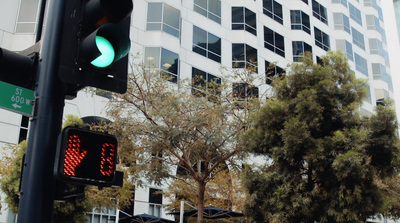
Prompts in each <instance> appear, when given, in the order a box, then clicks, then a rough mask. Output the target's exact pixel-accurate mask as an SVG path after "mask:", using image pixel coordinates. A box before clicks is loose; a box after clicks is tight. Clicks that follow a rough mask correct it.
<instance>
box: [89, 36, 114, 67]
mask: <svg viewBox="0 0 400 223" xmlns="http://www.w3.org/2000/svg"><path fill="white" fill-rule="evenodd" d="M96 45H97V48H98V49H99V51H100V52H101V55H100V56H99V57H97V58H96V59H94V60H93V61H92V62H91V64H92V65H93V66H96V67H107V66H110V65H111V64H112V62H113V61H114V58H115V52H114V48H113V46H112V45H111V43H110V42H109V41H108V40H107V39H106V38H104V37H101V36H96Z"/></svg>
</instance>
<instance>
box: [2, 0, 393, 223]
mask: <svg viewBox="0 0 400 223" xmlns="http://www.w3.org/2000/svg"><path fill="white" fill-rule="evenodd" d="M49 1H51V0H48V1H47V2H49ZM395 2H397V0H395ZM40 3H41V1H40V0H13V1H10V0H0V15H3V18H7V19H6V20H5V19H3V20H0V47H2V48H5V49H9V50H13V51H21V50H23V49H25V48H27V47H29V46H31V45H32V44H33V43H34V40H35V33H36V31H37V20H38V17H39V9H40ZM133 3H134V9H133V13H132V20H131V32H130V39H131V41H132V48H131V54H132V55H135V56H133V57H132V60H134V59H133V58H135V62H144V63H145V64H146V65H148V66H149V67H153V68H154V67H155V68H158V69H164V70H166V71H167V72H168V74H169V75H170V76H171V79H170V81H171V82H173V83H174V84H176V85H179V83H180V82H181V81H183V80H191V79H193V78H196V77H198V76H202V77H204V78H205V79H206V80H215V79H216V80H221V79H223V78H224V74H223V73H222V72H221V68H227V69H228V70H230V69H240V68H243V67H246V66H248V65H252V66H256V67H257V72H256V73H255V74H254V75H257V76H259V77H260V78H258V82H257V83H255V86H256V87H257V91H256V92H257V94H259V95H258V96H259V97H266V94H264V93H265V92H268V90H269V89H270V83H271V82H270V79H269V75H274V74H279V73H281V72H283V71H284V70H285V69H286V67H287V65H288V64H289V63H291V62H296V61H299V59H300V58H301V57H302V54H303V53H304V52H306V51H310V52H312V55H313V59H314V61H315V62H319V58H320V57H321V56H322V55H325V54H326V52H327V51H329V50H341V51H342V52H343V54H344V55H346V56H347V57H348V59H349V64H350V67H351V70H352V71H353V72H354V73H355V75H356V77H358V78H364V79H367V80H368V82H369V86H365V88H366V89H367V91H368V97H367V98H366V99H365V101H364V104H363V105H362V107H361V108H360V109H361V111H362V112H363V113H364V114H366V115H368V114H371V113H372V112H373V108H374V106H375V105H376V104H378V103H381V102H382V99H384V98H391V99H394V93H393V84H392V77H391V75H390V73H391V70H390V62H389V56H388V45H387V40H386V34H385V30H384V28H383V27H384V24H383V11H382V9H381V7H380V5H381V0H181V1H177V0H133ZM389 47H390V46H389ZM271 64H275V65H276V66H275V67H274V68H270V65H271ZM267 71H268V72H267ZM239 84H240V83H239ZM106 103H107V99H106V98H104V97H101V96H97V95H92V94H90V93H85V92H79V94H78V97H77V98H76V99H74V100H69V101H66V106H65V111H64V114H65V115H68V114H74V115H77V116H79V117H87V116H99V117H105V116H106V115H105V110H104V107H105V104H106ZM28 126H29V117H25V116H21V115H19V114H15V113H13V112H9V111H6V110H3V109H0V146H4V145H6V144H8V143H11V144H17V143H18V142H20V141H21V140H23V139H25V138H26V136H27V131H28ZM161 189H163V188H158V187H153V186H152V185H149V187H146V188H138V189H137V191H136V192H135V203H134V204H132V208H131V209H130V210H127V212H129V213H130V214H142V213H148V214H153V215H158V216H161V217H165V218H171V216H168V215H166V214H165V211H164V210H163V208H162V204H163V203H165V202H167V200H165V199H163V198H162V197H161V198H160V197H157V198H155V197H154V196H152V194H153V193H154V192H156V191H157V190H161ZM3 206H5V205H3ZM106 213H107V214H106ZM116 215H117V214H116V213H115V212H113V211H112V210H107V211H104V212H101V211H99V210H93V212H92V213H90V214H89V215H88V222H102V223H104V222H113V219H115V218H116ZM6 220H7V210H5V209H3V210H2V212H1V215H0V222H6ZM10 221H11V220H9V222H10ZM114 221H115V220H114Z"/></svg>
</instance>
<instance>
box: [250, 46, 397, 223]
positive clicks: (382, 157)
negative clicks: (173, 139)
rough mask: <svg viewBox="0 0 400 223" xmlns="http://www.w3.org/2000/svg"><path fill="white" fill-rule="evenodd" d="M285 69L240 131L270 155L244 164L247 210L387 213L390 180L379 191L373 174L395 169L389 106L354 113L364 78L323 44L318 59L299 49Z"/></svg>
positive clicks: (344, 216)
mask: <svg viewBox="0 0 400 223" xmlns="http://www.w3.org/2000/svg"><path fill="white" fill-rule="evenodd" d="M290 70H291V72H290V75H288V76H286V77H285V79H283V80H280V79H276V80H274V82H273V83H274V86H273V93H274V96H275V97H274V98H273V100H269V101H268V102H267V103H266V105H265V106H264V107H263V108H262V109H261V110H260V111H259V112H258V113H256V114H255V115H254V123H253V127H252V128H251V129H250V130H249V131H248V132H247V133H246V134H245V137H244V140H245V141H246V142H247V146H248V149H249V150H250V151H251V152H254V153H256V154H261V155H266V156H267V157H268V158H267V159H266V162H267V163H270V164H269V165H266V166H264V167H260V168H261V171H255V170H251V169H248V170H247V171H246V174H245V175H246V177H245V187H246V188H247V190H248V192H249V194H250V198H249V199H248V201H247V204H246V210H247V213H248V214H249V215H251V216H252V217H253V219H254V220H255V221H256V222H265V221H278V222H314V221H317V222H365V220H366V218H367V217H370V216H372V215H374V214H377V213H383V214H385V213H389V212H390V211H389V209H390V210H392V208H393V207H394V206H397V204H396V203H395V202H389V203H390V204H389V205H386V204H385V203H387V202H385V198H387V193H389V192H388V191H392V189H393V188H395V187H394V186H393V184H391V185H392V186H393V187H392V189H391V190H387V191H386V192H384V190H382V187H379V185H378V182H383V181H385V180H386V179H390V178H391V177H393V176H395V175H396V174H397V171H396V170H397V168H398V164H399V163H398V160H399V159H398V158H399V156H398V154H399V147H398V138H397V135H396V134H397V122H396V118H395V115H394V112H393V110H392V109H391V108H390V107H389V106H386V107H382V106H378V107H377V109H376V114H375V115H373V116H372V117H370V118H366V117H365V118H361V117H360V115H359V114H358V112H357V111H358V108H359V107H360V106H361V104H362V102H363V98H364V96H365V95H366V92H365V90H364V88H363V86H365V85H366V82H365V81H364V80H360V79H356V78H355V77H354V75H353V74H352V73H350V72H349V65H348V64H347V59H346V58H344V57H343V56H342V55H341V53H334V52H329V53H328V54H327V56H325V57H324V58H323V65H322V66H321V65H318V64H313V62H312V59H311V58H310V57H309V55H308V56H307V55H306V56H305V57H304V58H303V61H302V62H301V63H293V64H292V65H291V66H290ZM271 161H272V163H271ZM386 188H388V187H386ZM392 192H393V191H392Z"/></svg>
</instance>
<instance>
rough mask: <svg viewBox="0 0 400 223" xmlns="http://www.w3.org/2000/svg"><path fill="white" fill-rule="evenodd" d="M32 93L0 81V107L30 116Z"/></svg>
mask: <svg viewBox="0 0 400 223" xmlns="http://www.w3.org/2000/svg"><path fill="white" fill-rule="evenodd" d="M33 99H34V93H33V91H31V90H29V89H26V88H22V87H18V86H16V85H12V84H8V83H5V82H1V81H0V107H1V108H4V109H7V110H10V111H13V112H17V113H19V114H22V115H26V116H32V107H33Z"/></svg>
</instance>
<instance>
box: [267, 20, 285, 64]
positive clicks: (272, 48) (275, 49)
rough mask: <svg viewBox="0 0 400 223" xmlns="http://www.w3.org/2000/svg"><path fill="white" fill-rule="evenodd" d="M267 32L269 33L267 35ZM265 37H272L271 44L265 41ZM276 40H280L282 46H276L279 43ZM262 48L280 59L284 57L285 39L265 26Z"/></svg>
mask: <svg viewBox="0 0 400 223" xmlns="http://www.w3.org/2000/svg"><path fill="white" fill-rule="evenodd" d="M267 31H268V32H270V33H269V34H267V33H266V32H267ZM267 35H272V38H273V39H272V42H270V41H267V40H266V36H267ZM278 38H282V43H283V45H282V46H279V44H277V43H278V42H279V41H277V39H278ZM264 47H265V48H267V49H268V50H270V51H272V52H274V53H276V54H278V55H279V56H281V57H285V37H284V36H282V35H280V34H279V33H277V32H275V31H274V30H272V29H270V28H268V27H266V26H264Z"/></svg>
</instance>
